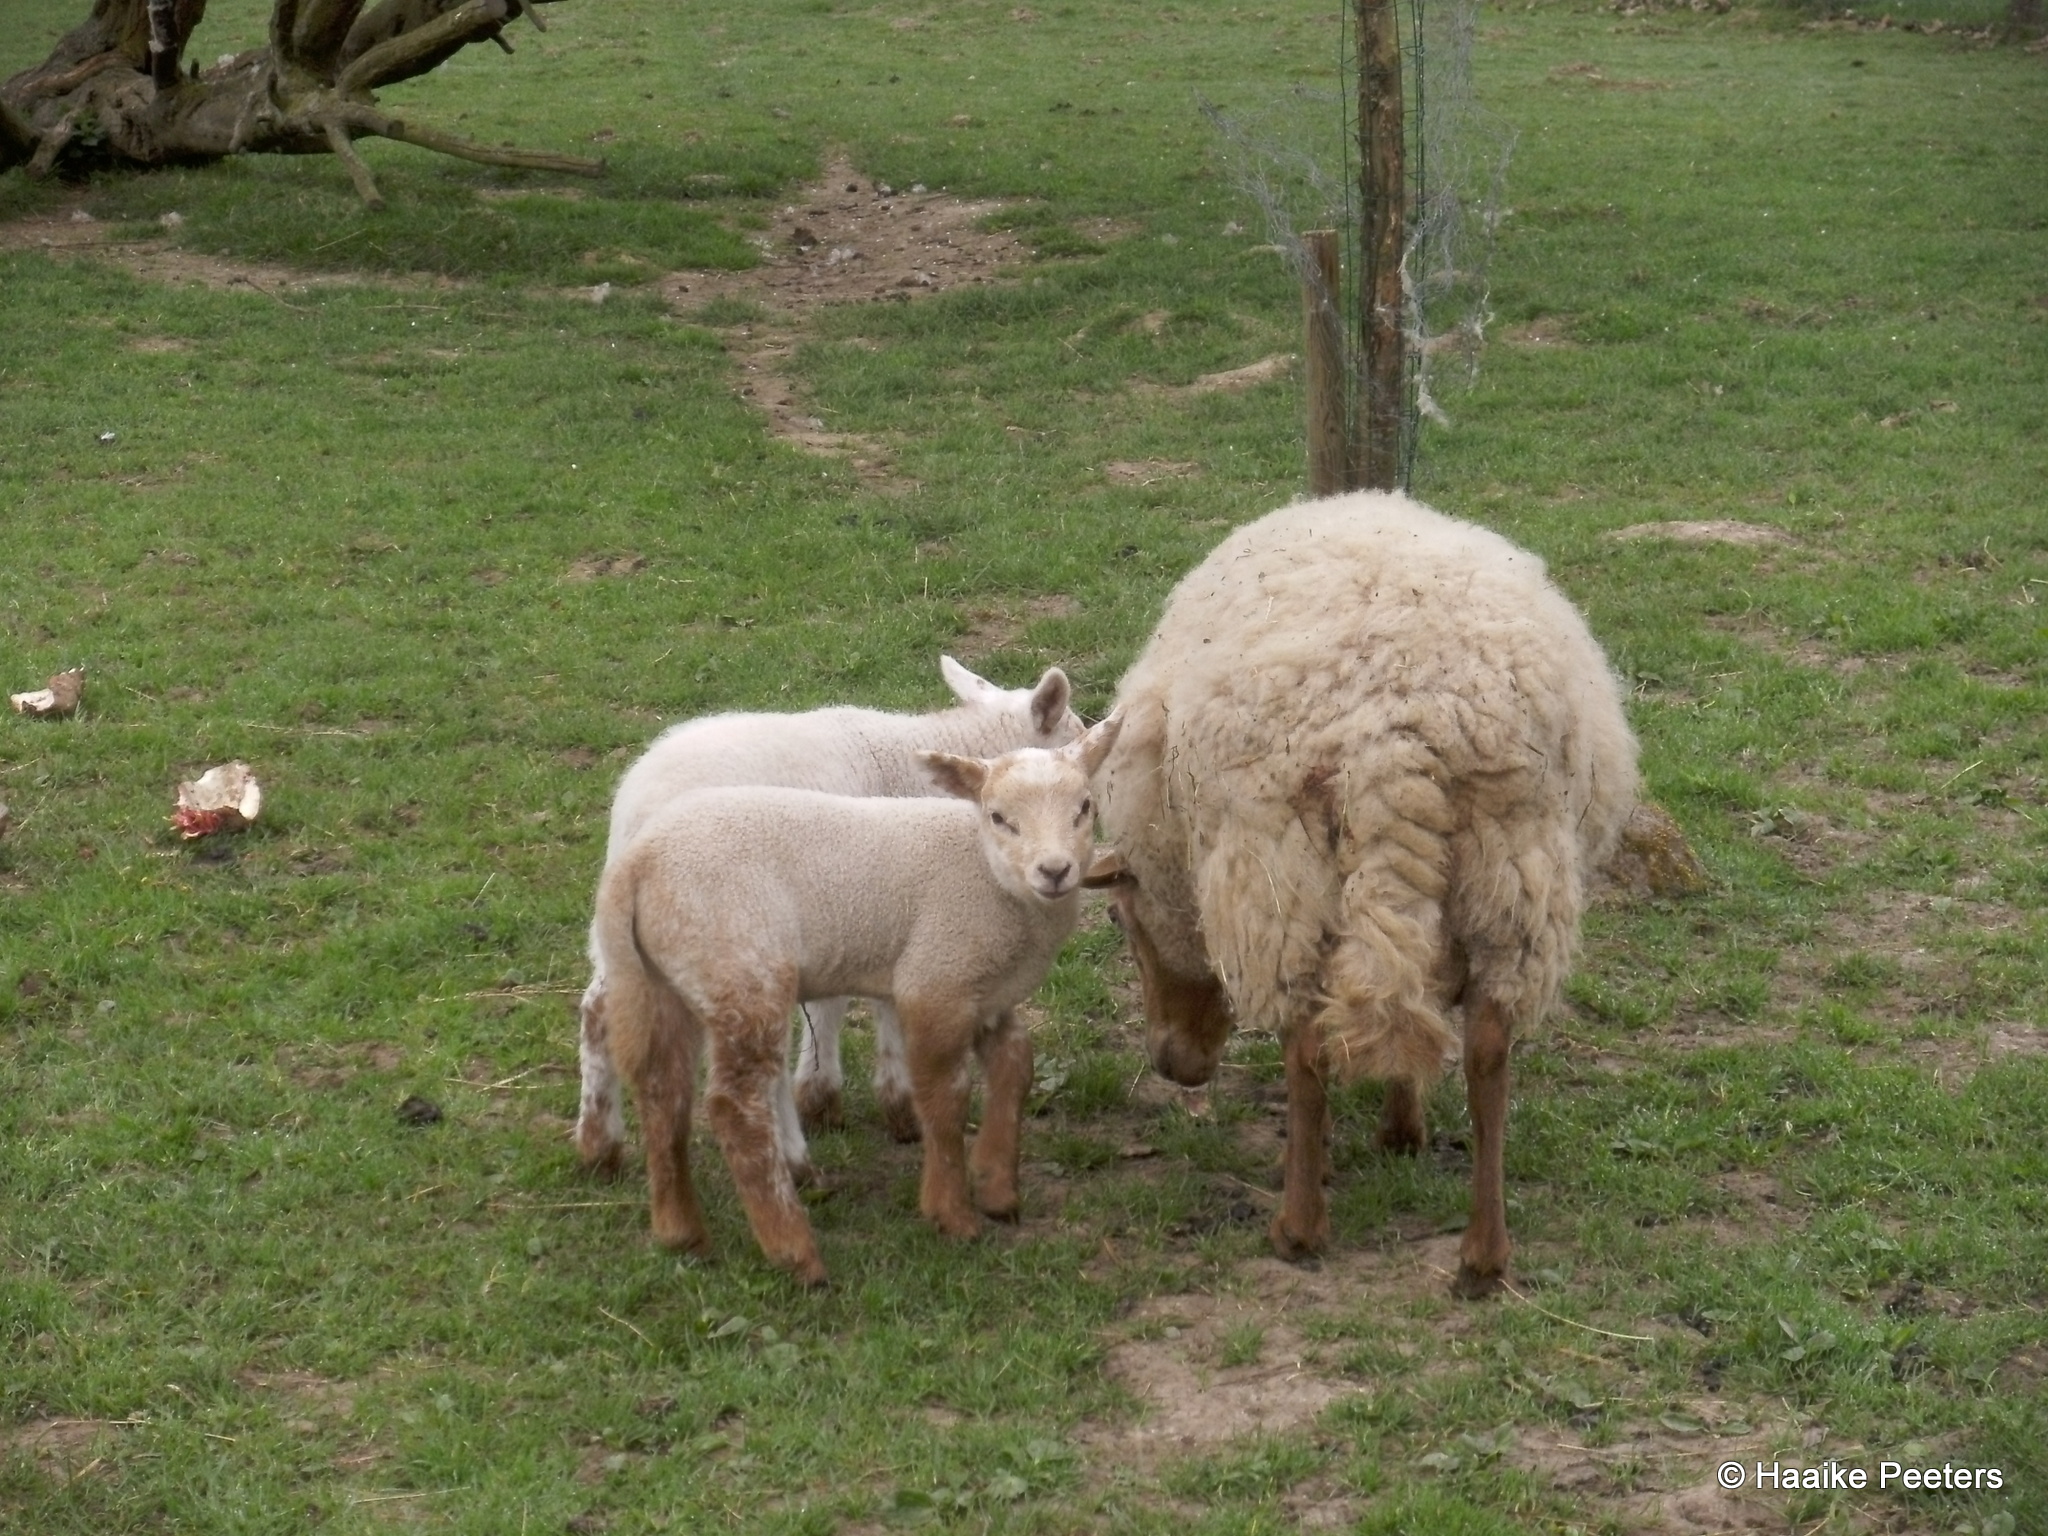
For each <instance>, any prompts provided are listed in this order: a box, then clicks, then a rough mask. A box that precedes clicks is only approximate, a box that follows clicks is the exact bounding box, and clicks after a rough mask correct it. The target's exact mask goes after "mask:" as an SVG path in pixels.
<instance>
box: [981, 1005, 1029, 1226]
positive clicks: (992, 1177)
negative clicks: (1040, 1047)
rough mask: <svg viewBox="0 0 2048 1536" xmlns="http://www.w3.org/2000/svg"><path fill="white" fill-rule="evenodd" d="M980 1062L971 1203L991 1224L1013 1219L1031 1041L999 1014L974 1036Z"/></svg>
mask: <svg viewBox="0 0 2048 1536" xmlns="http://www.w3.org/2000/svg"><path fill="white" fill-rule="evenodd" d="M974 1050H975V1054H976V1055H978V1056H980V1057H981V1071H982V1088H981V1131H980V1133H979V1134H978V1135H976V1136H975V1138H974V1159H973V1163H974V1203H975V1204H976V1205H978V1206H979V1207H980V1208H981V1210H982V1213H983V1214H984V1215H987V1216H993V1217H994V1218H995V1219H996V1220H997V1221H1015V1220H1016V1219H1017V1161H1018V1155H1019V1142H1020V1140H1021V1138H1022V1133H1023V1124H1024V1101H1025V1100H1026V1099H1027V1098H1029V1097H1030V1094H1031V1036H1030V1033H1029V1032H1028V1031H1027V1030H1026V1029H1025V1028H1024V1026H1023V1025H1022V1024H1020V1023H1018V1022H1017V1016H1016V1014H1014V1013H1012V1012H1010V1011H1008V1010H1007V1009H1006V1010H1004V1011H1003V1012H1002V1013H999V1014H997V1015H996V1017H995V1019H994V1020H993V1022H991V1023H990V1025H989V1026H988V1027H987V1028H986V1029H984V1030H982V1031H981V1032H980V1033H979V1034H977V1035H976V1036H975V1040H974Z"/></svg>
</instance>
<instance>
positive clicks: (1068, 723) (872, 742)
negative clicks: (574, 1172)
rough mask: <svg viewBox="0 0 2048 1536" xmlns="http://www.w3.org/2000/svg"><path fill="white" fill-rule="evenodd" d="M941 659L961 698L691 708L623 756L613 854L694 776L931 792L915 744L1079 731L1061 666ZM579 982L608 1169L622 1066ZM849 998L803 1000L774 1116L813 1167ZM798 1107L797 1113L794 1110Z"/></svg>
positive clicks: (881, 1088)
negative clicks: (784, 711) (896, 708)
mask: <svg viewBox="0 0 2048 1536" xmlns="http://www.w3.org/2000/svg"><path fill="white" fill-rule="evenodd" d="M939 673H940V675H941V676H942V677H943V678H944V679H945V680H946V686H947V687H949V688H951V689H952V690H953V693H954V695H955V696H956V697H957V698H958V699H959V701H960V702H959V703H958V704H957V705H956V706H955V707H954V708H951V709H946V710H940V711H938V712H936V713H933V714H929V715H896V714H887V713H884V712H883V711H881V710H874V709H854V708H833V709H818V710H812V711H810V712H809V713H806V714H796V715H771V714H724V715H708V716H705V717H703V718H701V719H697V720H686V721H684V722H682V723H681V724H679V725H674V726H671V727H670V728H669V729H668V730H666V731H664V732H662V734H661V735H659V736H657V737H656V738H655V739H654V743H653V745H651V746H650V747H648V749H647V751H646V752H645V753H643V754H642V755H641V756H640V758H639V760H638V761H636V762H635V763H634V764H633V766H632V767H630V768H628V769H627V770H626V774H625V777H624V778H623V779H621V780H620V781H619V788H618V793H617V794H616V795H615V796H614V797H613V800H612V819H611V836H610V839H609V841H608V843H607V845H606V848H605V864H606V866H607V867H609V866H610V865H611V864H612V862H613V861H614V860H616V859H617V858H618V856H619V854H620V852H621V851H622V850H623V849H624V848H625V846H626V845H627V843H628V842H630V841H631V840H632V838H633V836H634V835H635V834H636V833H637V832H639V830H640V829H641V828H642V827H643V826H645V825H646V824H647V822H648V820H649V819H650V818H651V817H652V816H654V815H655V814H656V813H657V812H659V811H660V810H661V809H662V808H663V807H665V806H667V805H669V804H671V803H672V802H674V801H675V800H677V799H679V798H680V797H681V796H683V795H685V794H688V793H689V792H691V791H692V790H698V789H709V788H713V787H715V786H719V785H735V784H777V785H783V786H785V787H787V788H791V789H814V790H821V791H824V792H827V793H830V794H840V795H883V796H905V795H917V796H929V795H934V794H937V793H938V792H939V791H938V790H937V789H936V788H935V786H934V785H933V783H932V780H931V776H930V775H929V774H927V773H926V772H925V771H924V770H923V769H922V768H920V767H919V766H918V764H917V762H916V761H915V760H914V759H913V757H912V756H911V754H912V753H913V752H914V751H918V750H929V751H938V752H954V753H963V754H966V755H968V756H994V755H995V754H997V753H1000V752H1008V751H1011V750H1013V749H1015V748H1017V747H1057V746H1061V745H1064V744H1065V743H1067V742H1070V741H1072V740H1073V739H1074V738H1075V737H1076V736H1078V735H1080V734H1081V722H1080V720H1079V719H1078V718H1077V717H1076V716H1075V715H1074V713H1073V711H1072V709H1070V708H1069V701H1070V697H1071V692H1072V690H1071V689H1070V688H1069V686H1068V683H1067V676H1066V674H1065V673H1064V672H1062V671H1060V669H1059V668H1058V667H1052V668H1049V669H1048V670H1047V671H1046V673H1045V675H1044V676H1043V677H1041V678H1039V680H1038V682H1037V684H1036V685H1035V686H1033V687H1031V688H1018V689H1005V688H998V687H997V686H996V685H995V684H994V683H991V682H989V681H988V680H987V679H985V678H981V677H977V676H975V674H974V673H972V672H970V671H968V670H967V668H965V667H963V666H962V665H960V663H959V662H957V661H955V660H954V659H953V658H952V657H950V656H941V657H940V658H939ZM596 958H597V950H596V947H595V939H594V937H593V940H592V948H591V959H592V961H593V971H592V975H591V978H590V984H589V986H588V987H587V988H585V990H584V993H583V1005H582V1010H581V1018H580V1027H579V1032H578V1041H577V1054H578V1056H579V1057H580V1058H581V1062H582V1068H583V1096H582V1104H581V1108H580V1110H579V1112H578V1114H577V1118H576V1131H575V1137H576V1149H577V1152H578V1154H579V1155H580V1157H581V1158H582V1160H583V1162H584V1164H585V1165H586V1166H588V1167H594V1168H598V1169H601V1170H602V1171H604V1172H606V1173H608V1174H616V1173H617V1172H618V1170H619V1164H620V1158H621V1155H622V1152H623V1149H624V1146H625V1137H626V1121H625V1114H624V1111H623V1109H622V1107H621V1105H620V1102H619V1078H618V1072H617V1070H616V1068H615V1066H614V1064H613V1060H612V1053H611V1050H610V1048H609V1046H608V1044H607V1041H606V1034H607V1027H606V1020H605V984H604V981H605V978H604V969H603V967H602V966H601V965H596V964H595V961H596ZM847 1003H848V999H846V998H843V997H840V998H823V999H819V1000H818V1001H816V1002H813V1003H810V1004H807V1005H806V1006H805V1008H804V1018H805V1027H804V1028H803V1029H802V1030H800V1031H799V1038H800V1040H801V1045H800V1047H799V1056H798V1064H797V1075H796V1086H795V1093H794V1095H793V1096H792V1093H791V1088H790V1083H789V1079H788V1077H787V1076H786V1075H785V1076H784V1077H783V1079H782V1080H781V1081H780V1082H779V1083H778V1084H777V1088H776V1109H777V1123H778V1125H779V1127H780V1134H781V1136H782V1138H783V1151H784V1153H785V1155H786V1156H787V1157H788V1158H789V1160H790V1163H791V1165H792V1166H793V1167H795V1168H797V1169H798V1170H799V1172H800V1173H802V1172H804V1171H807V1169H808V1167H809V1164H808V1154H807V1151H806V1147H805V1142H804V1133H803V1125H804V1124H809V1125H811V1126H813V1127H816V1126H818V1125H830V1124H837V1123H838V1121H839V1118H840V1114H841V1110H840V1092H841V1089H842V1087H843V1085H844V1082H845V1076H844V1073H843V1071H842V1070H841V1067H840V1059H839V1033H840V1026H841V1025H842V1024H843V1022H844V1021H845V1018H846V1008H847ZM874 1014H875V1096H876V1099H877V1100H878V1101H879V1103H880V1105H881V1109H882V1115H883V1119H884V1121H885V1122H886V1123H887V1124H888V1126H889V1129H890V1131H891V1132H892V1133H893V1134H894V1135H895V1136H896V1138H897V1139H898V1140H899V1141H909V1140H912V1139H914V1138H915V1137H916V1135H917V1116H916V1113H915V1111H913V1110H912V1108H911V1106H910V1086H909V1080H908V1078H907V1077H906V1076H905V1073H904V1067H903V1053H902V1048H901V1046H900V1044H899V1034H898V1031H897V1028H896V1018H895V1015H894V1014H893V1013H891V1012H890V1011H889V1007H888V1005H887V1004H886V1003H883V1004H879V1005H877V1006H876V1008H875V1009H874ZM799 1109H801V1123H800V1119H799Z"/></svg>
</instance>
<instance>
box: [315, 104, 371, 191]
mask: <svg viewBox="0 0 2048 1536" xmlns="http://www.w3.org/2000/svg"><path fill="white" fill-rule="evenodd" d="M320 126H321V128H322V129H323V130H324V131H325V132H326V134H327V143H328V145H329V147H331V148H332V149H333V150H334V155H335V158H336V159H338V160H339V161H341V163H342V165H343V166H344V167H345V168H346V169H347V171H348V179H349V180H350V181H352V182H354V183H355V188H356V196H357V197H359V198H361V199H362V200H363V206H364V207H365V208H367V209H369V210H370V212H372V213H381V212H382V211H383V209H384V194H383V193H382V192H379V191H378V190H377V179H376V178H375V177H374V176H372V175H371V174H370V168H369V166H367V165H365V164H364V163H363V157H362V156H361V155H359V154H357V153H356V147H355V145H354V144H353V143H352V142H350V140H349V136H348V130H347V129H346V128H344V127H342V126H341V124H340V122H339V121H337V120H336V119H334V118H331V117H330V118H328V119H327V120H326V122H324V123H322V124H321V125H320Z"/></svg>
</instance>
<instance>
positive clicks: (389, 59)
mask: <svg viewBox="0 0 2048 1536" xmlns="http://www.w3.org/2000/svg"><path fill="white" fill-rule="evenodd" d="M505 15H506V0H466V3H465V4H463V5H461V6H459V7H457V8H456V9H455V10H452V11H449V12H448V13H446V14H445V15H442V16H439V17H436V18H435V19H434V20H432V21H429V22H426V23H424V24H422V25H420V26H417V27H414V28H413V29H412V30H411V31H410V32H401V33H400V34H399V35H398V36H397V37H394V38H392V39H391V40H390V41H388V42H383V43H379V44H377V46H376V47H374V48H371V49H369V50H367V51H366V52H365V53H364V54H363V55H362V56H361V57H360V58H358V59H357V60H356V61H355V62H354V63H352V64H350V65H349V66H348V67H347V68H345V69H343V70H342V72H341V76H340V78H339V79H337V80H336V81H335V82H334V88H335V89H336V90H337V91H339V92H341V94H342V95H344V96H353V95H355V94H357V93H358V92H361V91H372V90H375V89H376V88H377V87H378V86H380V85H390V84H391V83H392V82H394V81H397V80H407V79H410V78H411V77H412V76H414V75H423V74H425V73H426V72H427V71H428V70H430V69H432V68H433V67H434V65H436V64H438V63H440V62H441V60H442V59H445V58H447V57H449V56H450V55H452V54H454V53H457V52H459V51H460V50H461V49H463V48H466V47H468V46H469V44H471V43H473V42H476V41H478V40H480V39H481V38H483V37H485V36H486V35H488V34H489V33H490V32H492V31H493V30H495V29H496V28H497V27H498V26H499V25H501V24H502V23H503V22H504V20H505Z"/></svg>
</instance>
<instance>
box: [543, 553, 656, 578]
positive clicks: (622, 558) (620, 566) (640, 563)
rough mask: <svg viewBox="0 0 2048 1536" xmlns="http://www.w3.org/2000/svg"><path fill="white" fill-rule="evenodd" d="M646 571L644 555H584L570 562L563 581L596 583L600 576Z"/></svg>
mask: <svg viewBox="0 0 2048 1536" xmlns="http://www.w3.org/2000/svg"><path fill="white" fill-rule="evenodd" d="M646 569H647V557H646V556H645V555H585V556H584V557H583V558H582V559H580V560H574V561H571V562H570V564H569V569H568V570H566V571H564V572H563V573H562V580H564V581H578V582H581V581H596V580H597V579H598V578H599V577H601V576H632V575H636V574H637V573H639V572H641V571H644V570H646Z"/></svg>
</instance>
